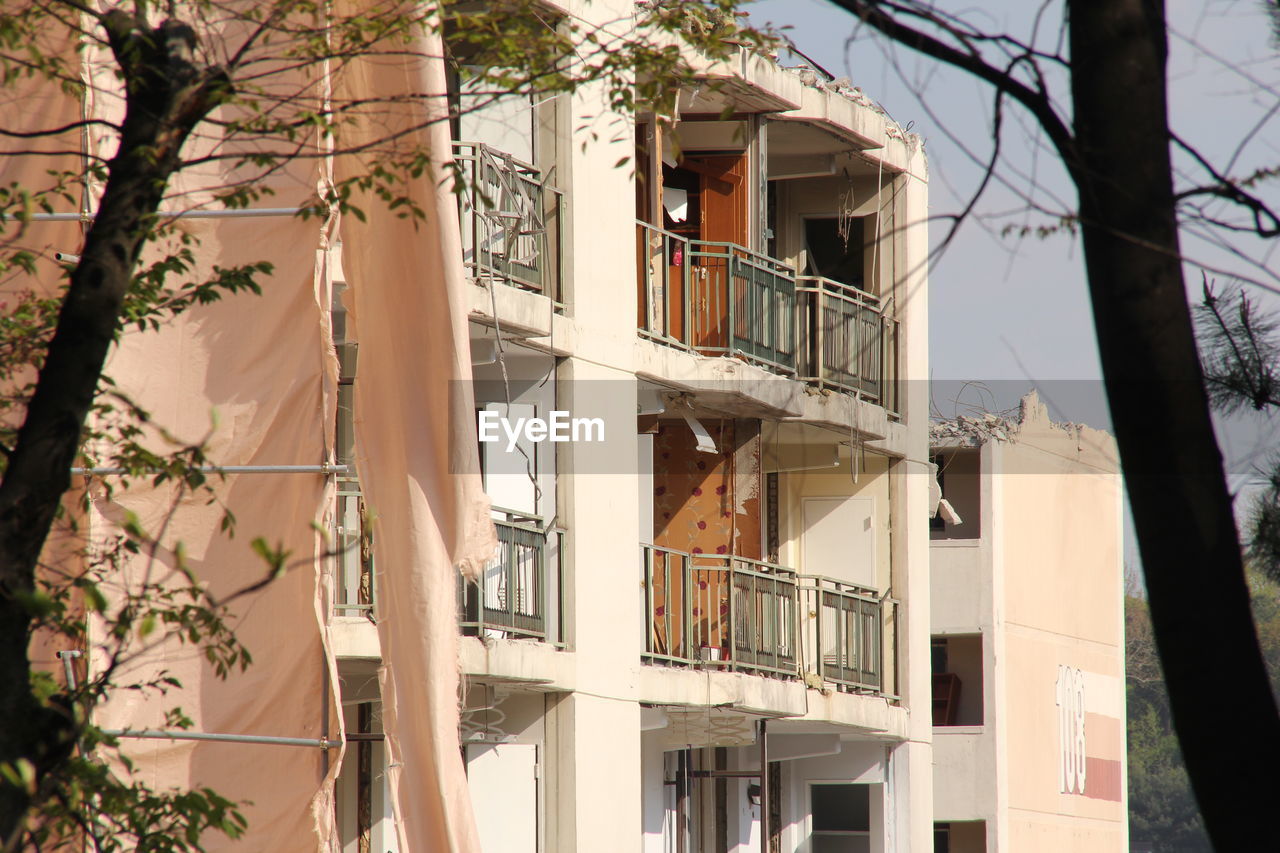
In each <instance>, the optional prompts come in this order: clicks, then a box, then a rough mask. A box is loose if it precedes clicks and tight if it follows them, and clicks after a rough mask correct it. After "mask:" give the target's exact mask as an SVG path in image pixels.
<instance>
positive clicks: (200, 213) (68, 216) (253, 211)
mask: <svg viewBox="0 0 1280 853" xmlns="http://www.w3.org/2000/svg"><path fill="white" fill-rule="evenodd" d="M321 209H322V208H315V207H312V208H308V207H247V208H244V209H243V210H242V209H238V208H237V209H232V210H158V211H156V216H159V217H162V218H165V219H239V218H250V217H256V216H295V215H297V214H298V213H301V212H302V211H304V210H317V211H319V210H321ZM18 218H19V217H17V216H13V215H4V214H0V222H3V221H5V220H7V219H18ZM25 218H26V219H29V220H30V221H32V222H92V221H93V218H94V215H93V214H92V213H32V214H30V215H28V216H27V217H25Z"/></svg>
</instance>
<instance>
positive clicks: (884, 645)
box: [641, 545, 897, 695]
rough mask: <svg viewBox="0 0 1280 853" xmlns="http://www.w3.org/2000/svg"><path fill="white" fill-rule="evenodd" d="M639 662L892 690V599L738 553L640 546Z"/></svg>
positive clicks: (848, 689) (881, 691)
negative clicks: (813, 677)
mask: <svg viewBox="0 0 1280 853" xmlns="http://www.w3.org/2000/svg"><path fill="white" fill-rule="evenodd" d="M641 559H642V567H643V573H644V590H645V600H644V630H645V648H644V655H643V659H644V660H645V661H647V662H649V663H658V664H666V665H671V666H701V667H705V668H712V669H721V670H727V671H738V672H755V673H759V674H770V675H781V676H786V677H792V678H800V677H802V676H804V675H805V674H808V673H812V674H813V675H816V676H817V677H818V678H820V679H821V680H822V681H824V682H827V683H830V684H833V685H835V686H836V688H837V689H840V690H844V691H846V692H854V691H869V692H874V693H879V694H885V695H888V694H891V693H892V692H893V689H894V685H895V679H894V674H893V668H894V660H893V652H894V649H895V648H896V639H897V632H896V624H895V614H896V612H897V611H896V607H894V603H893V601H892V599H886V598H881V597H879V596H878V595H877V594H876V593H874V592H872V591H870V590H866V589H862V588H860V587H856V586H853V585H851V584H846V583H843V582H841V581H837V580H833V579H831V578H822V577H811V576H807V575H798V574H796V573H795V572H794V571H792V570H791V569H787V568H784V567H782V566H779V565H775V564H773V563H766V562H762V561H760V560H749V559H746V558H743V557H730V556H708V555H705V554H687V553H685V552H683V551H675V550H672V549H669V548H660V547H657V546H653V545H643V546H641Z"/></svg>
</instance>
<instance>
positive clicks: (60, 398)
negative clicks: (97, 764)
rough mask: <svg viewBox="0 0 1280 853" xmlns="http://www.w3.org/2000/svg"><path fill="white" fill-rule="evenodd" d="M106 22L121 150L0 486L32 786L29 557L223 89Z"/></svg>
mask: <svg viewBox="0 0 1280 853" xmlns="http://www.w3.org/2000/svg"><path fill="white" fill-rule="evenodd" d="M104 24H105V26H106V28H107V32H108V36H109V39H110V42H111V46H112V49H113V51H114V53H115V55H116V59H117V61H118V62H119V65H120V68H121V69H122V70H123V72H124V85H125V89H126V98H127V107H126V114H125V120H124V124H123V125H122V128H121V138H120V147H119V149H118V151H117V153H116V156H115V157H114V158H113V159H112V160H111V162H110V163H109V164H108V168H109V177H108V180H107V184H106V187H105V190H104V192H103V196H102V201H101V203H100V205H99V207H98V211H97V214H96V217H95V219H94V222H93V225H92V227H91V228H90V229H89V233H88V235H87V237H86V239H85V245H84V248H83V249H82V250H81V252H80V263H79V264H78V265H77V266H76V269H75V271H74V272H73V273H72V275H71V284H70V287H69V289H68V291H67V296H66V298H65V300H64V302H63V305H62V309H61V312H60V313H59V316H58V326H57V330H56V331H55V333H54V336H53V339H52V341H51V343H50V345H49V350H48V353H47V355H46V358H45V363H44V365H43V367H42V368H41V370H40V373H39V377H38V380H37V383H36V388H35V391H34V393H33V395H32V398H31V402H30V403H29V405H28V407H27V412H26V417H25V419H24V421H23V424H22V427H21V429H20V430H19V432H18V438H17V442H16V444H15V446H14V448H13V452H12V453H11V454H10V457H9V465H8V468H7V469H6V471H5V473H4V479H3V482H0V720H4V721H5V725H4V726H0V765H3V764H13V763H14V762H17V761H18V760H20V759H25V760H26V761H29V762H30V763H31V765H32V766H33V768H34V770H35V771H36V778H37V782H38V781H39V779H40V778H41V777H42V776H44V775H45V774H47V773H50V772H54V771H56V770H57V767H58V764H59V763H60V762H61V761H62V760H63V759H64V758H65V757H66V756H67V755H69V754H70V751H71V748H72V745H73V743H74V741H75V730H74V729H75V727H74V723H73V720H72V719H71V716H70V715H69V714H68V713H66V712H65V711H62V710H59V709H58V708H57V707H48V708H46V707H41V706H40V705H39V704H38V703H37V701H36V699H35V698H34V697H33V696H32V694H31V691H30V689H29V687H28V684H29V680H30V661H29V659H28V645H29V643H30V639H31V630H32V625H33V619H32V613H31V610H30V607H29V604H28V602H27V598H28V596H29V595H30V593H31V592H32V591H33V590H34V589H35V587H36V563H37V560H38V558H39V556H40V551H41V548H42V547H43V545H44V542H45V539H46V538H47V536H48V534H49V531H50V528H51V525H52V523H53V519H54V516H55V514H56V513H57V510H58V506H59V503H60V502H61V500H62V496H63V494H64V493H65V492H66V491H67V489H68V488H69V487H70V484H71V466H72V464H73V462H74V460H75V457H76V453H77V451H78V449H79V445H80V434H81V430H82V429H83V427H84V422H85V418H86V416H87V415H88V413H89V409H90V407H91V406H92V404H93V398H94V394H95V392H96V390H97V387H98V380H99V378H100V376H101V373H102V367H103V363H104V362H105V360H106V356H107V351H108V349H109V348H110V346H111V343H112V341H113V340H114V338H115V334H116V329H117V327H118V324H119V314H120V307H121V303H122V301H123V300H124V297H125V293H126V292H127V290H128V288H129V284H130V281H131V279H132V276H133V271H134V268H135V267H136V265H137V262H138V258H139V254H140V252H141V250H142V246H143V244H144V243H145V241H146V239H147V237H148V236H149V235H150V234H151V231H152V219H153V217H154V215H155V213H156V211H157V210H158V208H159V205H160V201H161V198H162V197H163V193H164V187H165V184H166V183H167V182H168V179H169V177H170V176H171V175H172V174H173V172H174V171H175V170H176V169H177V168H178V167H179V165H180V159H179V151H180V149H181V147H182V144H183V142H184V141H185V140H186V138H187V136H188V135H189V134H190V132H191V130H192V129H193V128H194V127H195V125H196V124H197V123H198V122H199V121H200V120H201V119H202V118H203V117H204V116H205V115H206V114H207V113H208V111H209V110H210V109H212V107H213V106H215V105H216V103H217V102H218V101H219V100H220V99H221V98H223V97H224V96H225V95H226V93H227V92H228V91H229V88H228V84H227V79H226V75H225V74H224V73H223V72H222V71H221V70H220V69H218V68H207V67H203V66H201V65H199V64H198V63H196V62H195V61H194V60H193V59H192V54H193V48H194V44H195V38H194V34H193V32H192V31H191V30H190V28H188V27H186V26H185V25H182V24H179V23H177V22H173V21H166V22H164V23H162V24H160V25H159V26H157V27H150V26H148V25H147V24H146V23H145V22H143V21H140V20H137V19H134V18H132V17H131V16H129V15H127V14H125V13H123V12H120V11H118V10H117V11H114V12H111V13H109V14H108V15H107V16H106V17H105V20H104ZM30 800H31V798H30V795H29V794H28V792H27V791H26V790H23V789H20V788H17V787H14V786H12V785H9V784H6V783H4V782H3V781H2V780H0V844H5V845H6V847H7V845H8V844H9V843H12V839H15V838H16V832H17V831H18V829H19V827H20V825H21V822H22V820H23V817H24V815H25V813H26V811H27V809H28V807H29V806H30V805H31V802H30Z"/></svg>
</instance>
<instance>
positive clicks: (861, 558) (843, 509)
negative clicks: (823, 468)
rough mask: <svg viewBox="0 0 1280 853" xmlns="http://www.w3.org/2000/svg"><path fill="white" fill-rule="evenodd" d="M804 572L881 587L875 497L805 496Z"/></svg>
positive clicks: (860, 584) (869, 587) (867, 586)
mask: <svg viewBox="0 0 1280 853" xmlns="http://www.w3.org/2000/svg"><path fill="white" fill-rule="evenodd" d="M804 573H805V574H806V575H824V576H826V577H829V578H835V579H836V580H840V581H844V582H845V583H851V584H857V585H858V586H863V587H866V588H868V589H876V588H877V586H876V530H875V503H874V501H873V500H872V499H871V498H805V499H804Z"/></svg>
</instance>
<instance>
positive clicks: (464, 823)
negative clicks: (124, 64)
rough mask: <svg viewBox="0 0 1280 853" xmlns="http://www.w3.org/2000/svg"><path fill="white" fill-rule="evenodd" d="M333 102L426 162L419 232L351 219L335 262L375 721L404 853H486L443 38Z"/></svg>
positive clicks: (473, 529) (417, 191)
mask: <svg viewBox="0 0 1280 853" xmlns="http://www.w3.org/2000/svg"><path fill="white" fill-rule="evenodd" d="M360 5H361V4H360V3H359V2H352V3H351V4H348V6H347V9H348V10H350V9H355V8H359V7H360ZM336 91H337V93H338V100H339V102H343V101H347V100H360V99H364V98H375V99H381V103H380V104H379V105H377V106H375V107H372V108H370V109H368V110H367V111H366V112H365V114H364V116H363V117H362V119H361V121H360V123H359V124H358V125H357V126H356V127H355V128H353V129H352V131H351V132H348V133H344V135H343V137H342V139H341V140H340V144H341V145H342V146H344V147H345V146H351V145H361V144H363V143H367V142H369V141H371V140H374V139H388V138H393V139H395V140H396V145H395V146H394V147H395V148H398V149H399V151H401V152H403V151H405V150H407V149H408V148H410V147H418V148H419V149H420V150H426V151H429V152H430V157H431V164H430V167H429V169H428V170H427V171H426V172H425V173H424V174H423V175H422V177H420V178H418V179H416V180H413V181H411V182H410V184H409V185H408V187H407V192H408V193H409V195H410V196H411V197H412V198H413V200H414V202H415V203H416V204H417V206H418V207H419V208H420V209H421V210H423V211H424V212H425V214H426V220H425V222H416V223H415V222H414V221H413V220H412V219H410V218H405V219H396V218H392V217H390V216H387V215H382V216H377V215H375V214H372V213H371V214H370V215H369V218H368V222H367V223H365V222H362V221H360V220H359V219H357V218H356V217H353V216H347V217H346V218H345V219H344V221H343V224H342V239H343V266H344V268H345V271H346V274H347V282H348V286H349V287H350V288H351V295H352V297H353V298H352V300H351V303H352V304H351V306H350V308H351V310H352V318H353V320H354V326H355V336H356V338H357V340H358V341H359V352H360V358H359V377H358V379H357V380H356V452H357V457H358V461H359V469H360V478H361V485H362V488H363V490H364V494H365V497H366V500H367V502H368V505H369V507H370V509H371V510H372V511H373V513H374V514H375V516H376V520H375V522H374V523H375V528H374V538H375V548H376V553H377V571H378V575H377V604H378V622H379V624H378V633H379V638H380V640H381V644H382V658H383V661H384V668H383V673H382V675H383V678H382V701H383V722H384V728H385V730H386V732H387V739H388V745H389V748H390V754H391V762H392V765H393V766H392V770H391V780H392V784H393V786H394V788H395V790H396V803H397V806H398V807H397V820H398V825H399V829H400V838H401V844H402V848H401V849H402V850H405V851H407V853H427V851H433V852H434V851H439V853H479V844H478V841H477V836H476V830H475V826H474V820H473V817H472V813H471V807H470V800H469V797H468V793H467V786H466V778H465V774H464V770H463V766H462V758H461V754H460V750H459V741H458V681H459V678H458V668H457V666H458V665H457V647H458V639H457V612H456V600H457V599H456V595H457V584H458V577H459V575H458V568H461V569H463V570H464V571H465V572H471V573H474V572H475V571H476V570H478V568H479V567H480V566H481V565H482V564H483V563H484V562H485V561H486V560H487V559H488V558H489V557H491V556H492V555H493V553H494V550H495V548H496V540H495V536H494V531H493V525H492V522H491V521H490V520H489V513H488V501H487V499H486V498H485V497H484V494H483V492H482V489H481V483H480V477H479V473H478V468H477V459H476V455H477V451H476V447H477V445H476V435H475V422H474V419H473V417H474V416H473V403H472V393H471V388H470V384H469V381H468V380H469V378H470V356H469V352H470V351H469V347H468V337H467V331H466V317H465V313H464V310H463V307H462V305H463V288H464V287H466V286H468V285H467V284H466V281H465V279H464V275H463V269H462V251H461V240H460V237H459V230H458V219H457V206H456V205H457V201H456V197H455V196H454V194H453V193H452V190H451V187H450V185H449V184H448V182H447V180H445V176H446V175H447V174H448V172H447V170H446V169H445V168H444V166H445V163H446V162H447V161H448V159H449V157H450V142H449V130H448V123H447V121H446V120H445V118H444V117H445V115H446V102H445V99H444V97H443V93H444V92H445V68H444V62H443V58H442V45H441V42H440V39H439V38H438V37H436V36H433V35H429V34H427V33H425V32H424V33H422V34H420V35H419V36H418V37H417V38H415V39H414V40H413V42H412V43H411V44H408V45H394V46H390V47H389V51H388V53H387V55H386V56H383V57H377V58H369V59H364V60H361V61H358V62H355V63H352V64H350V65H349V66H348V67H347V68H346V69H345V70H344V72H343V73H342V74H341V75H340V76H339V77H338V79H337V80H336ZM415 95H416V96H419V97H409V96H415ZM421 95H428V97H426V98H422V97H420V96H421ZM393 153H394V151H393V146H388V145H375V146H373V147H372V148H370V149H368V150H366V151H364V152H363V153H361V154H359V155H348V156H346V157H340V158H339V159H338V164H337V172H338V175H339V177H340V178H341V177H343V176H350V175H352V174H357V173H358V171H359V170H362V169H366V168H367V167H368V166H369V164H370V163H371V162H373V161H374V160H375V159H376V158H378V157H380V156H388V155H391V154H393ZM358 203H360V204H362V206H363V207H364V208H365V210H366V211H368V210H371V209H372V208H373V207H374V206H376V204H377V202H376V201H371V200H365V199H361V200H358Z"/></svg>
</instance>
